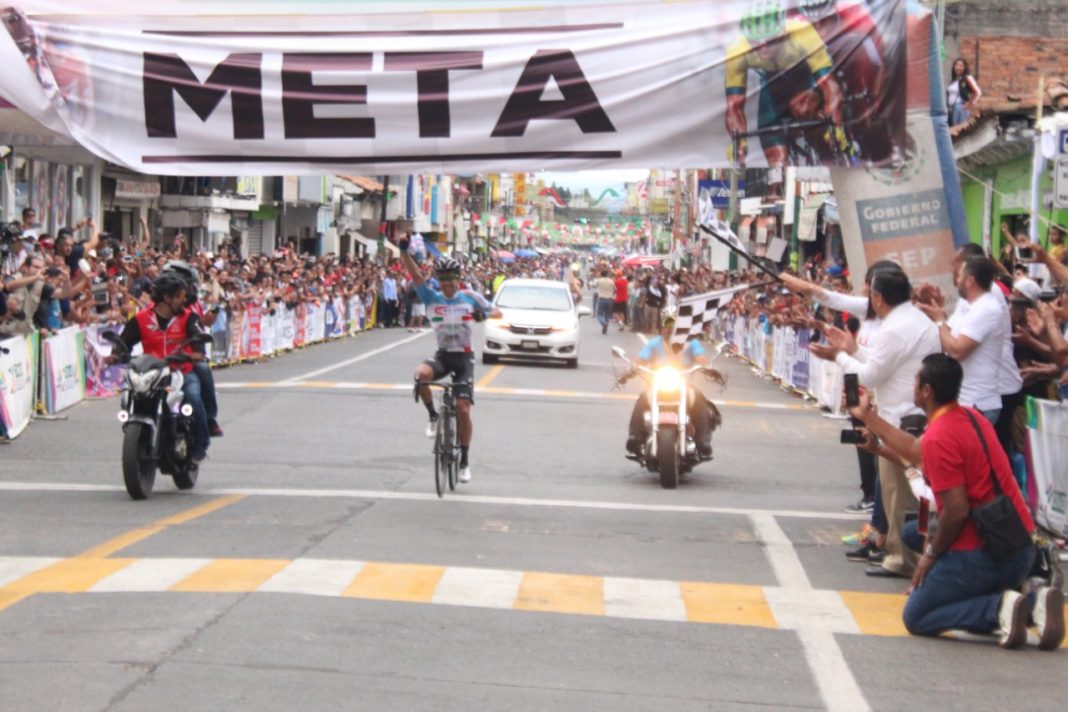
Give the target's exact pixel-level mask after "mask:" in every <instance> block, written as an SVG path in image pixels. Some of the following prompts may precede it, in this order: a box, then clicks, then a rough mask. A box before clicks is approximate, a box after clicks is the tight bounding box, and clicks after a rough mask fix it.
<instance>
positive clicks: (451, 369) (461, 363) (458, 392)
mask: <svg viewBox="0 0 1068 712" xmlns="http://www.w3.org/2000/svg"><path fill="white" fill-rule="evenodd" d="M423 363H425V364H426V365H427V366H430V368H431V369H432V370H433V371H434V380H435V381H439V380H441V379H442V378H445V376H448V375H450V374H451V375H452V384H453V385H454V386H455V388H454V389H453V391H452V392H453V394H454V395H455V396H456V397H457V398H463V399H464V400H466V401H470V402H471V404H472V405H474V403H475V389H474V383H475V355H474V354H473V353H471V352H460V351H438V352H437V353H435V354H434V357H433V358H428V359H427V360H426V361H423Z"/></svg>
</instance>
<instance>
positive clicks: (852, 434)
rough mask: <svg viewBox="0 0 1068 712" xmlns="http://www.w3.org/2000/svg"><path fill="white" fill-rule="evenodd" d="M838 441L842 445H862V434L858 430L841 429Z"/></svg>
mask: <svg viewBox="0 0 1068 712" xmlns="http://www.w3.org/2000/svg"><path fill="white" fill-rule="evenodd" d="M839 442H840V443H841V444H842V445H863V444H864V436H863V435H861V433H860V431H859V430H852V429H850V430H843V431H842V435H841V437H840V438H839Z"/></svg>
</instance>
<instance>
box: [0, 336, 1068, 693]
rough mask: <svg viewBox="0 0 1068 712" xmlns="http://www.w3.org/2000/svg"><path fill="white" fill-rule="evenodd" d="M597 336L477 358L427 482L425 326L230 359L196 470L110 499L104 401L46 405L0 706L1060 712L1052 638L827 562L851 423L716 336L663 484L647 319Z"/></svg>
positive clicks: (16, 524)
mask: <svg viewBox="0 0 1068 712" xmlns="http://www.w3.org/2000/svg"><path fill="white" fill-rule="evenodd" d="M583 328H584V334H583V344H582V349H581V359H582V364H581V365H580V367H579V368H578V369H577V370H568V369H565V368H561V367H555V366H543V365H530V364H518V363H507V364H506V365H503V366H501V367H486V366H481V365H479V367H478V371H477V378H478V379H479V382H480V387H479V389H478V392H477V395H476V401H477V405H476V408H475V425H476V435H475V444H474V447H473V448H472V455H471V457H472V465H473V470H474V480H473V482H472V483H471V484H469V485H463V486H461V487H460V488H459V490H458V491H457V492H456V493H455V494H453V495H447V496H446V498H445V499H444V500H438V498H437V497H436V496H435V495H434V485H433V479H432V478H433V471H432V461H431V457H430V444H429V441H428V440H426V439H425V437H424V436H423V428H424V424H425V413H424V411H423V410H422V408H421V407H418V406H416V405H414V404H413V403H412V399H411V391H410V386H409V384H410V378H411V372H412V370H413V368H414V366H415V365H416V364H417V363H418V362H419V361H420V360H421V359H422V358H424V357H426V356H427V355H429V353H430V352H431V351H432V349H433V342H432V338H433V337H432V336H431V335H429V334H423V335H413V334H409V333H407V332H405V331H403V330H378V331H374V332H372V333H368V334H364V335H361V336H359V337H358V338H355V339H351V340H346V341H341V342H336V343H331V344H324V345H320V346H316V347H313V348H309V349H307V350H304V351H301V352H298V353H294V354H288V355H285V356H282V357H279V358H276V359H273V360H270V361H268V362H266V363H262V364H257V365H246V366H242V367H239V368H234V369H228V370H221V371H219V372H218V374H217V379H218V382H219V386H220V399H221V403H222V416H221V418H220V420H221V422H222V425H223V427H224V429H225V431H226V435H225V437H224V438H222V439H219V440H217V441H216V442H215V443H214V444H213V446H212V449H211V453H210V454H211V457H210V459H209V461H208V462H207V463H206V464H205V466H204V467H203V469H202V472H201V479H200V483H199V484H198V486H197V488H196V489H195V490H193V491H192V492H181V493H179V492H177V491H176V490H175V489H174V488H173V485H172V484H171V482H170V481H169V480H168V479H167V478H165V477H161V478H160V479H159V480H158V481H157V492H156V494H155V495H154V496H153V497H152V499H150V500H148V501H145V502H133V501H130V500H129V499H128V498H127V496H126V494H125V492H124V491H123V489H122V482H121V473H120V471H119V450H120V443H121V432H120V429H119V424H118V422H117V420H116V419H115V410H116V403H115V402H114V401H110V402H109V401H98V402H89V403H84V404H82V405H79V406H77V407H75V408H73V409H71V410H70V411H69V412H68V413H66V414H65V415H66V419H65V420H60V421H56V422H44V421H41V422H36V423H34V424H32V425H31V427H30V428H29V429H28V430H27V431H26V432H25V433H24V434H23V435H22V436H20V437H19V438H18V440H16V441H15V442H14V443H12V444H9V445H7V446H4V447H3V448H2V449H0V709H4V710H116V711H117V710H124V711H125V710H130V711H133V710H159V711H167V710H176V711H177V710H182V711H183V712H184V711H186V710H190V709H196V710H216V709H242V710H243V709H250V710H251V709H255V710H296V709H299V710H327V709H345V710H350V709H360V710H435V711H440V710H538V711H539V712H541V710H544V709H545V708H547V707H548V708H553V709H563V710H613V711H618V710H663V709H672V710H731V709H752V708H771V709H790V708H813V709H824V708H826V709H837V710H863V709H869V708H870V709H877V710H898V709H947V710H952V709H999V708H1012V709H1017V710H1024V709H1036V710H1037V709H1042V710H1048V709H1058V708H1060V707H1061V706H1062V705H1063V700H1064V698H1065V693H1066V692H1068V683H1066V682H1065V681H1064V680H1065V677H1064V670H1065V656H1064V652H1063V651H1060V652H1058V653H1053V654H1050V653H1041V652H1038V651H1037V650H1036V649H1034V648H1028V649H1024V650H1020V651H1013V652H1007V651H1002V650H1000V649H999V648H997V647H996V646H993V645H991V644H990V643H989V642H960V641H949V640H919V639H913V638H909V637H908V636H907V635H906V634H905V632H904V630H903V629H902V627H901V623H900V610H901V607H902V606H903V604H904V596H903V594H902V591H903V589H904V582H902V581H890V580H875V579H869V578H867V577H865V576H864V575H863V573H862V568H863V567H861V566H860V565H858V564H852V563H849V562H847V561H846V560H845V559H844V557H843V552H844V551H845V547H844V546H843V545H842V543H841V536H842V535H843V534H847V533H849V532H851V531H856V530H857V529H859V527H860V525H861V523H862V522H861V521H860V520H858V519H856V518H853V517H850V516H848V515H846V514H844V513H842V507H843V506H844V505H845V504H847V503H849V502H851V501H854V500H856V499H857V497H858V494H859V492H858V490H857V475H856V459H855V455H854V453H853V452H852V451H851V450H850V449H849V448H845V447H842V446H840V445H838V444H837V440H838V437H837V434H838V430H839V428H840V423H838V422H835V421H832V420H829V419H827V418H825V417H823V416H822V415H821V414H820V413H819V412H818V411H817V410H814V409H812V408H811V407H809V406H807V405H805V404H804V402H803V401H801V400H799V399H797V398H795V397H793V396H790V395H787V394H785V393H783V392H782V391H780V390H779V389H778V388H776V387H775V386H774V384H771V383H769V382H768V381H766V380H763V379H760V378H758V377H756V376H755V375H754V374H753V373H752V372H751V371H750V370H749V369H748V368H747V367H745V366H743V365H741V364H739V363H738V362H734V361H728V360H726V359H725V358H721V359H720V362H719V363H718V365H720V366H721V368H723V369H724V370H725V371H726V372H727V373H728V375H729V376H730V379H731V381H730V384H729V386H728V388H727V389H726V391H724V392H722V393H720V392H719V390H718V388H714V387H708V388H706V392H707V393H708V394H709V395H710V396H711V397H713V398H714V399H715V400H717V402H719V403H720V404H721V405H722V410H723V414H724V418H725V424H724V427H723V428H722V429H721V430H720V431H719V432H717V433H716V436H715V443H714V444H715V454H716V459H715V460H714V461H713V462H711V463H708V464H705V465H702V466H701V467H700V468H699V469H698V470H697V471H696V472H695V473H693V474H692V475H691V476H689V477H688V478H686V479H685V480H684V482H683V483H682V485H681V486H680V487H679V489H677V490H674V491H666V490H662V489H661V488H660V486H659V483H658V481H657V480H656V479H655V476H654V475H652V474H651V473H648V472H645V471H643V470H642V469H640V468H639V467H638V466H637V465H636V464H634V463H631V462H629V461H627V460H625V459H624V458H623V442H624V439H625V435H626V423H627V420H628V417H629V413H630V408H631V399H632V398H633V394H631V395H629V396H628V395H624V394H619V393H612V392H611V391H610V386H611V375H610V373H609V367H610V354H609V348H610V346H613V345H622V346H624V347H625V348H627V349H628V350H630V351H634V350H636V349H637V348H638V345H639V344H638V340H637V338H636V337H635V336H633V335H631V334H620V333H616V332H615V331H613V333H610V334H609V335H607V336H602V335H601V334H600V330H599V328H597V326H596V324H595V323H593V322H592V321H590V320H586V321H585V323H584V327H583ZM632 385H633V384H632ZM636 387H637V386H636V385H634V388H636ZM635 392H636V391H635Z"/></svg>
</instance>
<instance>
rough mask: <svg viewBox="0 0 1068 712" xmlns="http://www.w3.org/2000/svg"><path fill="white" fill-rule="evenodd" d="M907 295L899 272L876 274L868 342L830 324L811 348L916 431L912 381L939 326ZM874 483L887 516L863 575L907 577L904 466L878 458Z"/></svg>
mask: <svg viewBox="0 0 1068 712" xmlns="http://www.w3.org/2000/svg"><path fill="white" fill-rule="evenodd" d="M911 296H912V285H910V284H909V278H908V277H907V276H906V275H905V273H904V272H901V271H888V272H880V273H879V274H877V275H875V278H874V279H873V280H872V285H871V305H872V308H873V309H874V310H875V313H876V315H877V316H878V317H879V318H880V319H881V320H882V325H881V326H880V328H879V332H878V334H876V335H875V338H874V339H873V340H872V344H871V346H870V347H867V348H865V347H861V346H858V345H857V344H856V343H855V342H854V341H853V340H852V338H850V336H849V335H848V334H846V333H845V332H844V331H842V330H840V329H834V328H831V329H828V330H827V340H828V342H829V344H830V345H829V346H820V345H816V346H814V347H812V349H811V350H812V352H813V353H814V354H815V355H816V356H818V357H820V358H825V359H834V361H835V362H836V363H837V364H838V365H839V366H841V367H842V369H843V370H844V371H845V372H846V373H856V374H857V375H858V377H859V378H858V380H859V381H860V384H861V385H862V386H864V387H865V388H869V389H871V390H873V391H874V392H875V402H876V403H878V406H879V413H880V415H881V417H883V418H884V419H885V420H887V421H888V422H890V423H897V424H898V426H899V427H900V428H901V429H902V430H906V431H913V432H916V431H918V430H919V429H922V427H923V411H921V410H920V409H919V408H918V407H917V406H916V404H915V402H914V399H913V381H914V378H915V375H916V372H917V371H919V369H920V366H921V365H922V362H923V359H924V357H926V356H927V355H928V354H933V353H939V352H940V351H941V350H942V345H941V343H940V341H939V338H938V329H937V328H936V327H935V325H934V324H933V323H932V322H931V320H930V319H928V318H927V317H926V316H925V315H924V313H923V312H921V311H920V310H919V309H917V308H916V307H914V306H913V305H912V302H911V301H910V299H911ZM879 486H880V489H881V494H882V500H883V506H884V507H885V509H886V516H887V533H886V552H887V553H886V557H885V558H884V559H883V562H882V565H881V566H880V567H875V568H873V569H869V570H868V572H867V573H868V574H869V575H873V576H886V575H889V576H906V577H908V576H912V572H913V570H914V569H915V567H916V563H917V561H918V559H919V557H918V556H917V555H916V553H915V552H913V551H912V550H910V549H908V547H906V546H905V545H904V543H903V542H902V540H901V532H902V530H903V528H904V524H905V513H906V512H908V511H911V510H914V509H915V508H916V506H917V502H916V496H915V495H913V494H912V490H911V488H910V487H909V484H908V478H906V476H905V468H904V467H903V466H902V465H901V464H899V463H897V462H894V461H892V460H888V459H887V458H885V457H880V458H879Z"/></svg>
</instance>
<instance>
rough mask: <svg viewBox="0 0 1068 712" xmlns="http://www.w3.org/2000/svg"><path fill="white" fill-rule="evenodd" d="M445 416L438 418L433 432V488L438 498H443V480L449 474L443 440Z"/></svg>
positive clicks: (444, 440) (446, 448) (446, 452)
mask: <svg viewBox="0 0 1068 712" xmlns="http://www.w3.org/2000/svg"><path fill="white" fill-rule="evenodd" d="M444 423H445V416H444V414H443V415H442V417H440V418H438V424H437V425H438V427H437V430H436V431H435V432H434V487H435V489H437V491H438V497H444V496H445V479H446V478H447V477H448V473H449V461H448V446H447V445H446V442H447V441H446V439H445V426H444Z"/></svg>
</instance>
